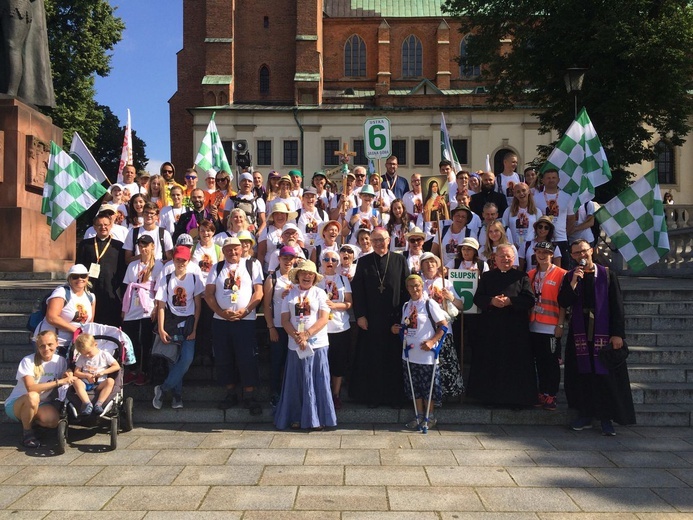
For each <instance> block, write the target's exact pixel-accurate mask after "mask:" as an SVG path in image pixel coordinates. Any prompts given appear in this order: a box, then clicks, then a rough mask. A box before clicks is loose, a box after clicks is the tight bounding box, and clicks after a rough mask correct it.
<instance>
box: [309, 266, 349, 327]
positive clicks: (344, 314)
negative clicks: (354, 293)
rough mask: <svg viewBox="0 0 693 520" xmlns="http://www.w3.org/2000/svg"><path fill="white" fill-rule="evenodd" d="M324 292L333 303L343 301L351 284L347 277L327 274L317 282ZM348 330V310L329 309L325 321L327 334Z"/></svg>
mask: <svg viewBox="0 0 693 520" xmlns="http://www.w3.org/2000/svg"><path fill="white" fill-rule="evenodd" d="M317 286H318V287H320V288H321V289H322V290H323V291H325V294H326V295H327V299H328V300H330V301H332V302H334V303H344V297H345V295H346V294H351V284H350V283H349V278H347V277H346V276H342V275H339V274H338V275H334V276H327V275H325V277H324V278H323V279H322V280H320V281H319V282H318V284H317ZM345 330H349V311H346V310H344V311H336V310H330V320H329V321H328V322H327V332H328V334H334V333H336V332H343V331H345Z"/></svg>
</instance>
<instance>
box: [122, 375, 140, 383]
mask: <svg viewBox="0 0 693 520" xmlns="http://www.w3.org/2000/svg"><path fill="white" fill-rule="evenodd" d="M136 380H137V373H135V372H128V373H127V374H125V377H124V378H123V385H129V384H130V383H134V382H135V381H136Z"/></svg>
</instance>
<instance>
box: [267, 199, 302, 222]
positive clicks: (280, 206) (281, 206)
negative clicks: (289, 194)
mask: <svg viewBox="0 0 693 520" xmlns="http://www.w3.org/2000/svg"><path fill="white" fill-rule="evenodd" d="M275 213H284V214H285V215H286V218H288V219H289V220H293V219H295V218H296V217H297V216H298V213H296V212H295V211H289V208H288V207H287V206H286V203H285V202H276V203H275V204H274V206H272V213H270V214H269V217H267V220H268V221H269V222H270V224H271V223H272V221H273V220H274V219H273V218H272V215H274V214H275Z"/></svg>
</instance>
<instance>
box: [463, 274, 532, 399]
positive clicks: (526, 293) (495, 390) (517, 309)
mask: <svg viewBox="0 0 693 520" xmlns="http://www.w3.org/2000/svg"><path fill="white" fill-rule="evenodd" d="M501 294H502V295H505V296H508V297H510V300H511V302H512V305H510V306H508V307H503V308H497V307H493V306H492V305H491V299H492V298H493V297H494V296H499V295H501ZM474 303H475V304H476V305H477V306H478V307H479V309H480V310H481V317H480V327H479V329H478V338H477V340H476V342H477V344H478V347H477V348H476V349H475V350H474V358H473V359H472V363H471V366H470V371H469V388H468V390H467V395H468V396H469V397H472V398H474V399H477V400H479V401H481V402H483V403H486V404H496V405H511V406H528V405H533V404H535V403H536V402H537V376H536V371H535V368H534V360H533V357H532V349H531V347H530V345H529V312H528V311H529V310H530V309H531V308H532V307H533V306H534V295H533V294H532V290H531V288H530V284H529V278H528V277H527V275H526V274H525V273H523V272H521V271H519V270H517V269H510V270H509V271H507V272H505V273H503V272H501V271H500V270H499V269H494V270H492V271H489V272H488V273H485V274H484V276H482V277H481V279H480V280H479V286H478V288H477V291H476V294H475V295H474Z"/></svg>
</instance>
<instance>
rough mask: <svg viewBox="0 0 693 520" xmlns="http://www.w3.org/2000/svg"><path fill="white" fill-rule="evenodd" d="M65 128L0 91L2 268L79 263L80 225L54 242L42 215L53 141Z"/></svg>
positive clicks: (56, 267) (56, 268) (55, 267)
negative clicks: (77, 238)
mask: <svg viewBox="0 0 693 520" xmlns="http://www.w3.org/2000/svg"><path fill="white" fill-rule="evenodd" d="M51 141H54V142H56V143H57V144H58V145H62V142H63V131H62V129H60V128H58V127H57V126H55V125H54V124H53V123H52V121H51V119H50V118H49V117H47V116H45V115H43V114H41V113H40V112H39V111H38V110H37V109H36V108H34V107H32V106H31V105H27V104H26V103H24V102H22V101H21V100H19V99H17V98H15V97H12V96H7V95H0V223H1V225H2V232H1V233H0V271H9V272H51V271H54V272H55V271H57V272H65V271H66V270H67V269H69V267H70V266H71V265H72V264H73V263H74V260H75V248H76V233H77V231H76V225H75V224H72V225H71V226H70V227H69V228H67V229H66V230H65V231H63V233H62V234H61V235H60V236H59V237H58V240H56V241H53V240H51V229H50V226H48V224H47V223H46V217H45V215H42V214H41V199H42V194H43V183H44V181H45V179H46V172H47V171H48V158H49V156H50V143H51Z"/></svg>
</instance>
